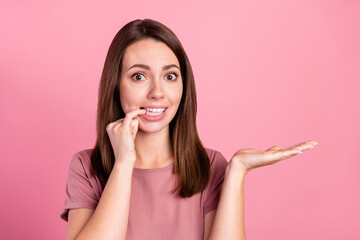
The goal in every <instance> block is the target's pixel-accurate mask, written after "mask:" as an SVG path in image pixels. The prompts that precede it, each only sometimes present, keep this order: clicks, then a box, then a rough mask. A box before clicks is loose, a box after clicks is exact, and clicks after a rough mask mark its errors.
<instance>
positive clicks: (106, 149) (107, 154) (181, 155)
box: [91, 19, 210, 197]
mask: <svg viewBox="0 0 360 240" xmlns="http://www.w3.org/2000/svg"><path fill="white" fill-rule="evenodd" d="M148 38H151V39H154V40H157V41H161V42H163V43H165V44H166V45H167V46H168V47H169V48H170V49H171V50H172V51H173V52H174V54H175V55H176V57H177V59H178V61H179V63H180V71H181V76H182V79H183V80H182V81H183V95H182V98H181V102H180V105H179V108H178V110H177V113H176V115H175V116H174V118H173V119H172V121H171V122H170V124H169V129H170V130H169V131H170V132H169V134H170V139H171V144H172V148H173V152H174V158H175V162H174V168H173V170H172V172H173V174H177V176H178V178H177V185H176V188H175V189H174V190H173V193H174V192H175V191H177V192H178V193H179V195H180V196H181V197H191V196H192V195H193V194H195V193H198V192H201V191H203V190H204V189H205V188H206V186H207V184H208V182H209V179H210V160H209V157H208V155H207V152H206V150H205V148H204V146H203V145H202V143H201V141H200V138H199V135H198V132H197V128H196V111H197V102H196V90H195V82H194V75H193V72H192V69H191V66H190V62H189V60H188V58H187V55H186V53H185V51H184V49H183V47H182V45H181V43H180V41H179V40H178V38H177V37H176V35H175V34H174V33H173V32H172V31H171V30H170V29H169V28H168V27H166V26H165V25H163V24H161V23H160V22H157V21H154V20H151V19H144V20H139V19H137V20H134V21H131V22H129V23H127V24H126V25H125V26H123V27H122V28H121V29H120V30H119V32H118V33H117V34H116V36H115V37H114V39H113V41H112V43H111V45H110V48H109V51H108V53H107V56H106V60H105V64H104V69H103V72H102V75H101V80H100V86H99V99H98V109H97V121H96V132H97V139H96V144H95V147H94V149H93V152H92V154H91V166H92V169H91V170H92V173H93V174H94V175H96V176H98V178H99V180H100V182H101V184H102V185H103V187H104V186H105V184H106V182H107V180H108V178H109V175H110V173H111V170H112V168H113V166H114V163H115V157H114V152H113V149H112V146H111V142H110V139H109V137H108V135H107V132H106V126H107V125H108V124H109V123H110V122H113V121H116V120H117V119H119V118H124V117H125V113H124V112H123V110H122V108H121V103H120V96H119V78H120V74H121V68H122V59H123V56H124V52H125V49H126V48H127V47H128V46H129V45H130V44H132V43H134V42H136V41H139V40H143V39H148Z"/></svg>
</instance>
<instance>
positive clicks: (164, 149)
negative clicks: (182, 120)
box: [134, 126, 173, 168]
mask: <svg viewBox="0 0 360 240" xmlns="http://www.w3.org/2000/svg"><path fill="white" fill-rule="evenodd" d="M135 150H136V162H135V165H134V167H135V168H160V167H164V166H167V165H169V164H170V163H171V162H173V150H172V146H171V141H170V133H169V126H168V127H166V128H164V129H162V130H161V131H159V132H156V133H147V132H144V131H141V130H140V129H139V131H138V132H137V134H136V137H135Z"/></svg>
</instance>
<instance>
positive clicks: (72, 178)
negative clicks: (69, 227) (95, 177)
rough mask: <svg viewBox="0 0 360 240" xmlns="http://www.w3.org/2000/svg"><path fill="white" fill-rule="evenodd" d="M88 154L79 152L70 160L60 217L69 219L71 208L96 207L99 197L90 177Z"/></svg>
mask: <svg viewBox="0 0 360 240" xmlns="http://www.w3.org/2000/svg"><path fill="white" fill-rule="evenodd" d="M86 157H87V155H86V154H81V152H78V153H76V154H74V155H73V157H72V160H71V162H70V166H69V171H68V178H67V183H66V198H65V204H64V207H63V210H62V212H61V214H60V217H61V218H62V219H64V220H65V221H68V212H69V209H71V208H91V209H95V208H96V206H97V204H98V198H97V196H96V193H95V191H94V188H93V184H92V183H91V181H90V178H89V174H88V173H89V167H90V161H89V159H84V158H86Z"/></svg>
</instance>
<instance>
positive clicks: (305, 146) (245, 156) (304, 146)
mask: <svg viewBox="0 0 360 240" xmlns="http://www.w3.org/2000/svg"><path fill="white" fill-rule="evenodd" d="M316 144H317V142H316V141H314V140H311V141H306V142H302V143H298V144H296V145H293V146H291V147H287V148H283V149H282V148H281V147H280V146H278V145H276V146H273V147H271V148H269V149H267V150H266V151H261V150H256V149H252V148H244V149H240V150H238V151H237V152H236V153H235V154H234V155H233V157H232V158H231V164H232V165H236V166H237V167H240V168H242V169H243V170H244V171H245V172H246V173H247V172H249V171H250V170H252V169H254V168H258V167H262V166H266V165H270V164H274V163H276V162H279V161H281V160H285V159H287V158H290V157H292V156H294V155H296V154H299V153H302V152H303V151H305V150H309V149H312V148H314V146H315V145H316Z"/></svg>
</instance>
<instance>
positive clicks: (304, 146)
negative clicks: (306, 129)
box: [282, 140, 317, 151]
mask: <svg viewBox="0 0 360 240" xmlns="http://www.w3.org/2000/svg"><path fill="white" fill-rule="evenodd" d="M316 144H317V142H316V141H314V140H311V141H306V142H302V143H298V144H295V145H293V146H291V147H287V148H283V149H282V150H291V149H298V150H301V151H304V150H308V149H312V148H314V146H315V145H316Z"/></svg>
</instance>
